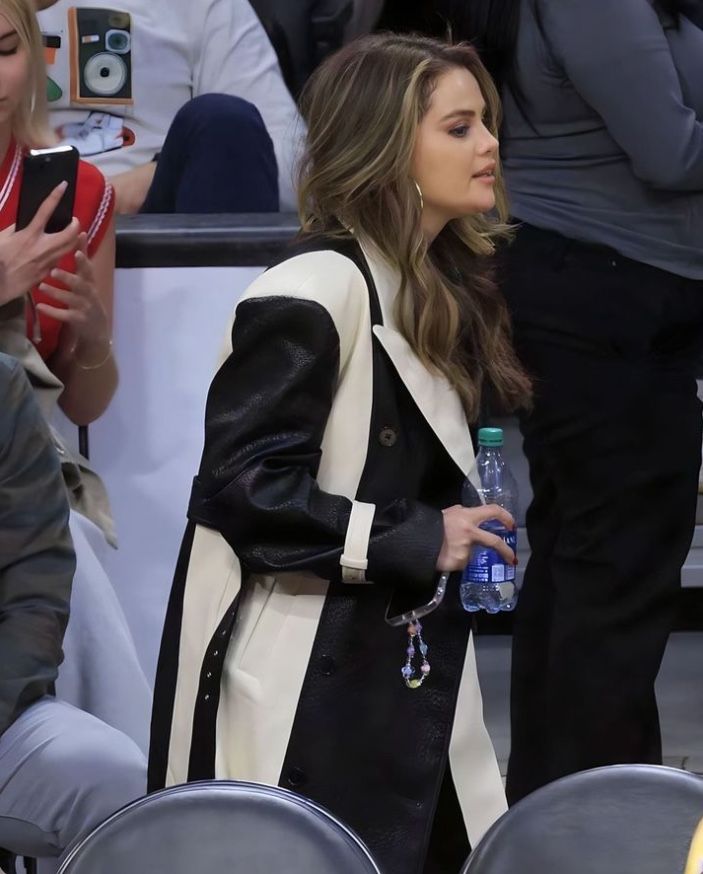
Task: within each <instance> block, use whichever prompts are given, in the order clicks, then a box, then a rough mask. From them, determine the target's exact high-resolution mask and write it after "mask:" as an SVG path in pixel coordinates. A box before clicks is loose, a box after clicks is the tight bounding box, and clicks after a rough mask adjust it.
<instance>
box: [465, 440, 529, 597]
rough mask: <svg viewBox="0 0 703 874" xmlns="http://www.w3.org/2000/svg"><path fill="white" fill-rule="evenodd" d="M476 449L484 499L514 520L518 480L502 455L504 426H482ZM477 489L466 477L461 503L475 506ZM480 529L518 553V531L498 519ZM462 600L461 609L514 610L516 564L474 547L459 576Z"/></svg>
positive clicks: (484, 548) (516, 595)
mask: <svg viewBox="0 0 703 874" xmlns="http://www.w3.org/2000/svg"><path fill="white" fill-rule="evenodd" d="M478 445H479V452H478V456H477V457H476V468H477V471H478V475H479V479H480V481H481V488H480V490H479V493H480V496H481V498H482V499H483V502H484V503H486V504H498V506H499V507H504V508H505V509H506V510H507V511H508V512H509V513H511V514H512V516H513V518H514V519H515V520H517V502H518V496H517V483H516V482H515V477H514V476H513V475H512V473H511V472H510V468H509V467H508V465H507V464H506V462H505V459H504V458H503V429H502V428H481V429H480V431H479V432H478ZM475 492H476V489H475V488H474V486H473V485H472V483H471V482H470V481H469V480H468V479H467V481H466V483H465V484H464V495H463V496H462V498H463V503H464V504H465V505H466V506H474V505H475V504H476V500H475ZM481 528H483V529H485V530H486V531H490V532H491V533H492V534H497V535H498V536H499V537H502V539H503V540H504V541H505V542H506V543H507V544H508V546H509V547H510V548H511V549H512V550H513V552H515V553H516V554H517V532H516V531H511V530H509V529H508V528H506V527H505V526H504V525H503V524H502V523H501V522H499V521H498V520H491V521H489V522H484V523H482V525H481ZM460 594H461V603H462V605H463V607H464V610H468V611H470V612H472V613H473V612H476V611H478V610H485V611H486V612H487V613H498V611H499V610H513V609H514V608H515V604H516V603H517V597H518V588H517V582H516V576H515V567H514V565H512V564H506V562H505V560H504V559H503V557H502V556H501V555H500V553H498V552H496V550H495V549H489V548H487V547H485V546H480V545H479V546H474V548H473V550H472V551H471V557H470V559H469V563H468V564H467V565H466V568H465V569H464V573H463V574H462V577H461V586H460Z"/></svg>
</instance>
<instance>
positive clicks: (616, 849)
mask: <svg viewBox="0 0 703 874" xmlns="http://www.w3.org/2000/svg"><path fill="white" fill-rule="evenodd" d="M702 817H703V778H701V777H698V776H697V775H695V774H689V773H687V772H686V771H679V770H675V769H674V768H662V767H657V766H656V765H615V766H612V767H608V768H596V769H594V770H592V771H583V772H582V773H580V774H575V775H572V776H570V777H564V778H562V779H561V780H557V781H556V782H554V783H550V784H549V785H548V786H545V787H543V788H542V789H538V790H537V791H536V792H533V793H532V794H531V795H528V796H527V797H526V798H524V799H523V800H522V801H520V802H518V803H517V804H516V805H515V806H514V807H512V808H511V809H510V810H509V811H508V813H506V814H505V816H503V817H501V819H500V820H499V821H498V822H497V823H496V824H495V825H494V826H493V828H492V829H490V831H489V832H488V833H487V834H486V836H485V837H484V838H483V840H482V841H481V842H480V844H479V845H478V847H476V849H475V851H474V853H473V855H472V856H471V857H470V859H469V861H468V863H467V865H466V867H465V868H464V870H463V872H462V874H516V872H520V874H683V871H684V867H685V865H686V857H687V855H688V848H689V845H690V842H691V838H692V836H693V833H694V831H695V829H696V826H697V824H698V822H699V820H700V819H701V818H702Z"/></svg>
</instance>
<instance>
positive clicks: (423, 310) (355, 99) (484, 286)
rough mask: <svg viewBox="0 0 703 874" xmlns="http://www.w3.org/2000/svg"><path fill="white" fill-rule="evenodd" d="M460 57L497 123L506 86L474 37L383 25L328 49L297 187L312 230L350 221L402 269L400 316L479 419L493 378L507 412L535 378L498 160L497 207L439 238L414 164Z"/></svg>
mask: <svg viewBox="0 0 703 874" xmlns="http://www.w3.org/2000/svg"><path fill="white" fill-rule="evenodd" d="M456 67H463V68H464V69H466V70H468V71H469V72H470V73H471V74H472V75H473V76H475V77H476V79H477V81H478V84H479V86H480V89H481V92H482V94H483V97H484V100H485V102H486V106H487V120H486V125H487V126H488V127H489V128H490V130H491V131H492V132H493V133H494V134H495V133H497V130H498V127H499V125H500V100H499V97H498V93H497V91H496V88H495V86H494V85H493V82H492V81H491V78H490V76H489V75H488V73H487V71H486V69H485V67H484V66H483V64H482V63H481V61H480V60H479V57H478V55H477V53H476V52H475V50H474V49H472V48H471V47H470V46H468V45H448V44H445V43H442V42H439V41H437V40H434V39H430V38H426V37H419V36H400V35H394V34H379V35H374V36H370V37H364V38H362V39H360V40H358V41H356V42H354V43H350V44H349V45H348V46H346V47H345V48H343V49H342V50H341V51H339V52H337V53H336V54H335V55H333V56H331V57H330V58H328V59H327V60H326V61H325V62H324V63H323V64H322V65H321V67H320V68H318V70H317V71H316V72H315V74H314V75H313V77H312V78H311V80H310V81H309V83H308V85H307V86H306V88H305V90H304V92H303V96H302V101H301V103H302V109H303V115H304V116H305V117H306V120H307V122H308V140H307V149H306V153H305V155H304V158H303V160H302V162H301V167H300V174H299V188H298V191H299V210H300V218H301V224H302V230H303V232H304V233H322V234H333V235H344V234H347V233H348V231H346V230H345V229H346V228H353V229H354V234H355V236H357V237H358V238H359V239H361V240H368V241H369V242H370V243H371V244H372V245H373V246H375V247H376V249H378V250H379V251H380V253H381V254H382V255H383V256H384V258H385V259H386V260H387V261H388V262H389V263H390V264H391V265H392V266H393V267H395V268H396V269H397V270H398V272H399V274H400V287H399V289H398V294H397V298H396V304H395V306H396V311H395V316H396V319H397V323H398V326H399V328H400V330H401V332H402V334H403V335H404V337H405V339H406V340H407V341H408V342H409V344H410V346H411V347H412V349H413V350H414V351H415V353H416V354H417V356H418V357H419V359H420V360H421V361H422V362H423V364H424V365H425V366H426V367H427V368H428V369H430V370H432V371H434V372H437V371H439V372H440V373H442V374H444V375H445V376H446V377H447V379H448V380H449V382H450V383H451V384H452V385H453V386H454V388H455V389H456V390H457V392H458V393H459V395H460V397H461V399H462V401H463V404H464V408H465V410H466V414H467V418H468V419H469V421H470V422H474V421H476V420H477V419H478V417H479V411H480V407H481V398H482V392H483V390H484V389H485V388H486V387H490V390H491V395H492V398H493V400H494V401H495V402H497V403H498V405H499V406H500V408H501V409H502V410H505V411H508V410H513V409H515V408H517V407H519V406H524V405H527V404H528V403H529V399H530V396H531V385H530V381H529V379H528V377H527V375H526V374H525V372H524V370H523V369H522V366H521V365H520V363H519V361H518V359H517V356H516V355H515V352H514V351H513V347H512V343H511V330H510V320H509V315H508V311H507V307H506V305H505V301H504V299H503V297H502V295H501V294H500V292H499V291H498V289H497V288H496V285H495V283H494V281H493V278H492V262H493V259H492V257H491V256H492V255H493V254H494V251H495V246H496V241H497V240H498V239H500V238H502V237H505V236H507V235H508V234H509V228H508V226H507V225H506V223H505V222H506V220H507V214H508V213H507V203H506V196H505V188H504V184H503V181H502V174H501V172H500V169H498V171H497V178H496V198H497V208H496V212H495V214H494V215H470V216H466V217H464V218H459V219H454V220H453V221H450V222H449V223H448V224H447V225H446V226H445V228H444V229H443V230H442V231H441V233H440V234H439V235H438V236H437V237H436V239H435V240H434V241H433V242H432V243H431V244H428V242H427V240H426V238H425V236H424V234H423V232H422V224H421V220H422V204H421V202H420V198H419V196H418V191H417V188H416V186H415V183H414V181H413V179H412V175H411V162H412V157H413V151H414V146H415V141H416V137H417V130H418V125H419V124H420V122H421V120H422V118H423V116H424V115H425V113H426V112H427V110H428V107H429V104H430V100H431V98H432V93H433V91H434V88H435V86H436V83H437V80H438V78H439V77H440V76H441V75H442V74H443V73H445V72H447V71H449V70H451V69H453V68H456Z"/></svg>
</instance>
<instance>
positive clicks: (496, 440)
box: [478, 428, 503, 446]
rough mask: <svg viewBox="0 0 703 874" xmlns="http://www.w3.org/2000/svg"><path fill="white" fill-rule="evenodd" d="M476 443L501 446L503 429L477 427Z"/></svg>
mask: <svg viewBox="0 0 703 874" xmlns="http://www.w3.org/2000/svg"><path fill="white" fill-rule="evenodd" d="M478 445H479V446H502V445H503V429H502V428H479V432H478Z"/></svg>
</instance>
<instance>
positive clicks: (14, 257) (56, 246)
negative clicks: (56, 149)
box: [0, 182, 80, 305]
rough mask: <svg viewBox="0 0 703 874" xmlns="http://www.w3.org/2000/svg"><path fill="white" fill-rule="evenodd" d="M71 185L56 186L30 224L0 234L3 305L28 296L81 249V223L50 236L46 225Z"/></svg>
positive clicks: (13, 226) (7, 229) (0, 296)
mask: <svg viewBox="0 0 703 874" xmlns="http://www.w3.org/2000/svg"><path fill="white" fill-rule="evenodd" d="M66 189H67V184H66V183H65V182H62V183H61V184H59V185H56V186H55V187H54V189H53V191H51V192H50V193H49V195H48V197H46V198H45V199H44V200H43V201H42V202H41V204H40V205H39V208H38V209H37V210H36V211H35V214H34V217H33V218H32V220H31V221H30V223H29V224H28V225H27V226H26V227H25V228H23V229H21V230H18V229H17V227H16V225H11V226H10V227H9V228H5V230H4V231H0V305H2V304H5V303H7V302H8V301H11V300H14V299H15V298H18V297H21V296H22V295H23V294H26V293H27V292H28V291H30V290H31V289H32V288H34V287H35V286H36V285H37V284H38V283H39V282H41V280H42V279H43V278H44V277H45V276H46V275H47V274H48V273H49V272H50V271H51V270H52V268H54V267H55V266H56V265H57V264H58V262H59V261H60V260H61V258H63V256H64V255H66V254H67V253H68V252H72V251H75V249H76V248H77V246H78V235H79V234H80V224H79V222H78V219H72V220H71V222H70V224H69V225H68V226H67V227H66V228H64V230H62V231H60V232H58V233H53V234H49V233H47V232H46V225H47V224H48V222H49V219H50V218H51V217H52V216H53V215H54V213H55V212H56V209H57V207H58V206H59V204H60V203H61V200H62V198H63V196H64V194H65V192H66Z"/></svg>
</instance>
